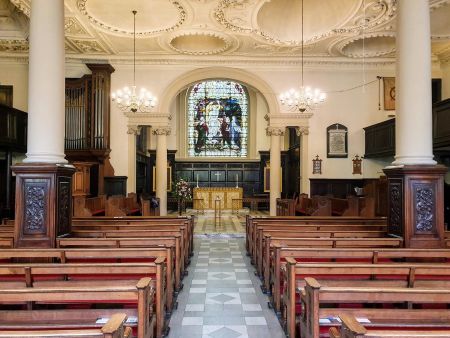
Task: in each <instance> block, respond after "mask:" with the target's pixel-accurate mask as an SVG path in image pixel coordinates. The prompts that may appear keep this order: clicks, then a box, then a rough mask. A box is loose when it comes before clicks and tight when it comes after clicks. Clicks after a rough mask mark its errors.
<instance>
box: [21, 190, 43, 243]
mask: <svg viewBox="0 0 450 338" xmlns="http://www.w3.org/2000/svg"><path fill="white" fill-rule="evenodd" d="M46 193H47V182H39V183H36V182H27V183H25V186H24V204H25V209H24V211H25V214H24V223H25V224H24V228H23V230H24V233H25V234H31V233H45V231H46V229H45V219H46V215H45V211H46V209H47V206H46V198H45V197H46Z"/></svg>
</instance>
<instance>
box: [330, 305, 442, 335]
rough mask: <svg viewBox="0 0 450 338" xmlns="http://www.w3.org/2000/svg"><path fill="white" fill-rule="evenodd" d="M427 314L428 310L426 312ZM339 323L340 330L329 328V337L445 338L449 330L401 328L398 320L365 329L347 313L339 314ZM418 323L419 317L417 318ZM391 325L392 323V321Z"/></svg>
mask: <svg viewBox="0 0 450 338" xmlns="http://www.w3.org/2000/svg"><path fill="white" fill-rule="evenodd" d="M426 314H427V315H429V311H427V312H426ZM339 318H340V321H341V322H342V324H341V330H340V331H339V330H338V329H337V328H336V327H332V328H330V337H331V338H364V337H366V338H402V337H403V338H419V337H421V338H424V337H433V338H447V337H450V330H448V329H445V328H439V327H426V328H425V330H426V331H425V330H420V331H419V330H403V329H400V328H401V325H402V323H400V321H399V322H398V323H396V325H395V328H394V330H393V328H392V327H391V328H388V329H385V330H383V329H380V328H369V329H367V328H366V327H364V326H363V325H362V324H360V323H359V322H358V320H357V318H356V317H355V316H353V315H349V314H341V315H339ZM418 322H419V323H420V319H419V320H418ZM391 325H394V323H392V324H391Z"/></svg>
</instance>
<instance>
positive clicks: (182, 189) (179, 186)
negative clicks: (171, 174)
mask: <svg viewBox="0 0 450 338" xmlns="http://www.w3.org/2000/svg"><path fill="white" fill-rule="evenodd" d="M175 196H176V197H177V198H178V199H181V200H190V199H191V198H192V192H191V187H190V186H189V184H188V183H187V182H186V181H185V180H183V179H182V178H180V179H179V181H178V182H177V183H176V184H175Z"/></svg>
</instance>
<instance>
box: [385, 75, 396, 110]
mask: <svg viewBox="0 0 450 338" xmlns="http://www.w3.org/2000/svg"><path fill="white" fill-rule="evenodd" d="M383 87H384V95H383V96H384V110H395V77H383Z"/></svg>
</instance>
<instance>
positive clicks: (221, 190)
mask: <svg viewBox="0 0 450 338" xmlns="http://www.w3.org/2000/svg"><path fill="white" fill-rule="evenodd" d="M242 197H243V190H242V188H231V187H211V188H209V187H206V188H194V190H193V207H194V209H214V203H215V202H214V201H216V200H219V201H220V207H221V208H222V209H234V210H239V209H242Z"/></svg>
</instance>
